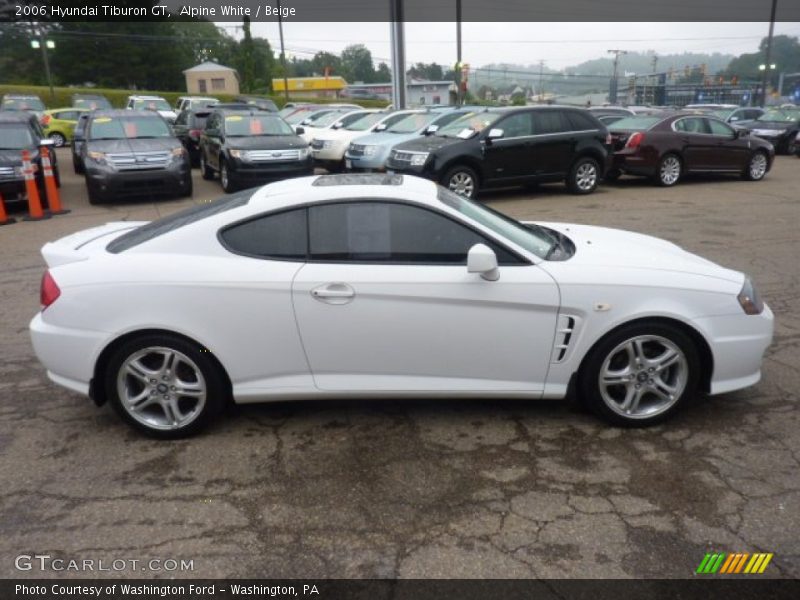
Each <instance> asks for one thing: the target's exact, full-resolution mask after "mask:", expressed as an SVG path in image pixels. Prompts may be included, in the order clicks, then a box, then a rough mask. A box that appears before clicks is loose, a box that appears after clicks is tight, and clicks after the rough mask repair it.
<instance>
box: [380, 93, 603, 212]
mask: <svg viewBox="0 0 800 600" xmlns="http://www.w3.org/2000/svg"><path fill="white" fill-rule="evenodd" d="M612 156H613V155H612V152H611V140H610V138H609V135H608V129H606V126H605V125H603V124H602V123H601V122H600V121H598V120H597V119H596V118H595V117H594V116H592V115H591V114H589V112H588V111H586V110H583V109H580V108H570V107H563V106H535V107H527V108H488V109H485V110H483V111H479V112H472V113H469V114H467V115H465V116H463V117H461V118H460V119H457V120H455V121H453V122H452V123H450V124H448V125H446V126H445V127H443V128H441V129H440V130H439V131H437V132H436V134H435V135H432V136H428V137H422V138H419V139H415V140H412V141H409V142H404V143H402V144H398V145H397V146H395V147H394V148H393V149H392V152H391V153H390V155H389V159H388V160H387V162H386V169H387V170H388V171H394V172H397V173H407V174H409V175H419V176H422V177H427V178H428V179H433V180H434V181H437V182H440V183H441V184H442V185H444V186H445V187H449V188H450V189H451V190H453V191H454V192H456V193H458V194H461V195H463V196H467V197H469V198H474V197H475V196H476V195H477V193H478V189H480V188H489V187H505V186H513V185H525V184H529V183H537V182H548V181H565V182H566V184H567V187H568V188H569V190H570V191H571V192H573V193H575V194H588V193H590V192H593V191H594V190H595V188H596V187H597V184H598V182H599V181H600V179H602V178H603V176H604V175H605V173H606V171H607V170H608V168H609V166H610V161H611V159H612Z"/></svg>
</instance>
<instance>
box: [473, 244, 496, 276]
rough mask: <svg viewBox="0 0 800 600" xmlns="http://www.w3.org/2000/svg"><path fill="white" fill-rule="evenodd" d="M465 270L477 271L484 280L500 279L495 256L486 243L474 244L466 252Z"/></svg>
mask: <svg viewBox="0 0 800 600" xmlns="http://www.w3.org/2000/svg"><path fill="white" fill-rule="evenodd" d="M467 272H468V273H478V274H479V275H480V276H481V277H483V278H484V279H485V280H486V281H497V280H498V279H500V269H498V268H497V256H496V255H495V253H494V252H493V251H492V249H491V248H489V246H487V245H486V244H475V245H474V246H473V247H472V248H470V249H469V252H468V253H467Z"/></svg>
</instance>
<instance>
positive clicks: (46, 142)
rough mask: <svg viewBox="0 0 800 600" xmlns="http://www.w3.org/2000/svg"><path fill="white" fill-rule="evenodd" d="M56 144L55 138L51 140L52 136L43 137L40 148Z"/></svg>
mask: <svg viewBox="0 0 800 600" xmlns="http://www.w3.org/2000/svg"><path fill="white" fill-rule="evenodd" d="M55 145H56V143H55V142H54V141H53V140H51V139H50V138H43V139H41V140H39V147H40V148H41V147H43V146H47V147H50V146H55Z"/></svg>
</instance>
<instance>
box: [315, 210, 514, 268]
mask: <svg viewBox="0 0 800 600" xmlns="http://www.w3.org/2000/svg"><path fill="white" fill-rule="evenodd" d="M308 230H309V237H310V239H309V242H310V243H309V250H310V256H311V259H312V260H320V261H335V262H349V261H352V262H378V263H400V264H407V263H420V264H452V265H464V264H466V262H467V252H468V251H469V249H470V248H471V247H472V246H474V245H475V244H486V245H488V246H489V247H490V248H492V249H493V250H494V251H495V253H496V254H497V260H498V262H499V263H501V264H517V263H519V262H520V260H519V259H518V258H517V257H515V256H514V255H513V254H511V253H510V252H508V251H507V250H505V249H504V248H502V247H500V246H499V245H497V244H495V243H494V242H492V241H491V240H487V239H486V238H485V237H484V236H483V235H481V234H479V233H476V232H475V231H473V230H471V229H470V228H468V227H465V226H463V225H461V224H460V223H456V222H455V221H453V220H451V219H449V218H447V217H445V216H443V215H440V214H438V213H435V212H433V211H430V210H426V209H423V208H418V207H415V206H409V205H406V204H399V203H392V202H346V203H341V204H327V205H321V206H312V207H311V208H310V209H309V213H308Z"/></svg>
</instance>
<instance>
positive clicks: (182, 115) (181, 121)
mask: <svg viewBox="0 0 800 600" xmlns="http://www.w3.org/2000/svg"><path fill="white" fill-rule="evenodd" d="M186 118H187V113H186V111H183V112H181V113H180V114H179V115H178V118H177V119H175V125H186Z"/></svg>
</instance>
